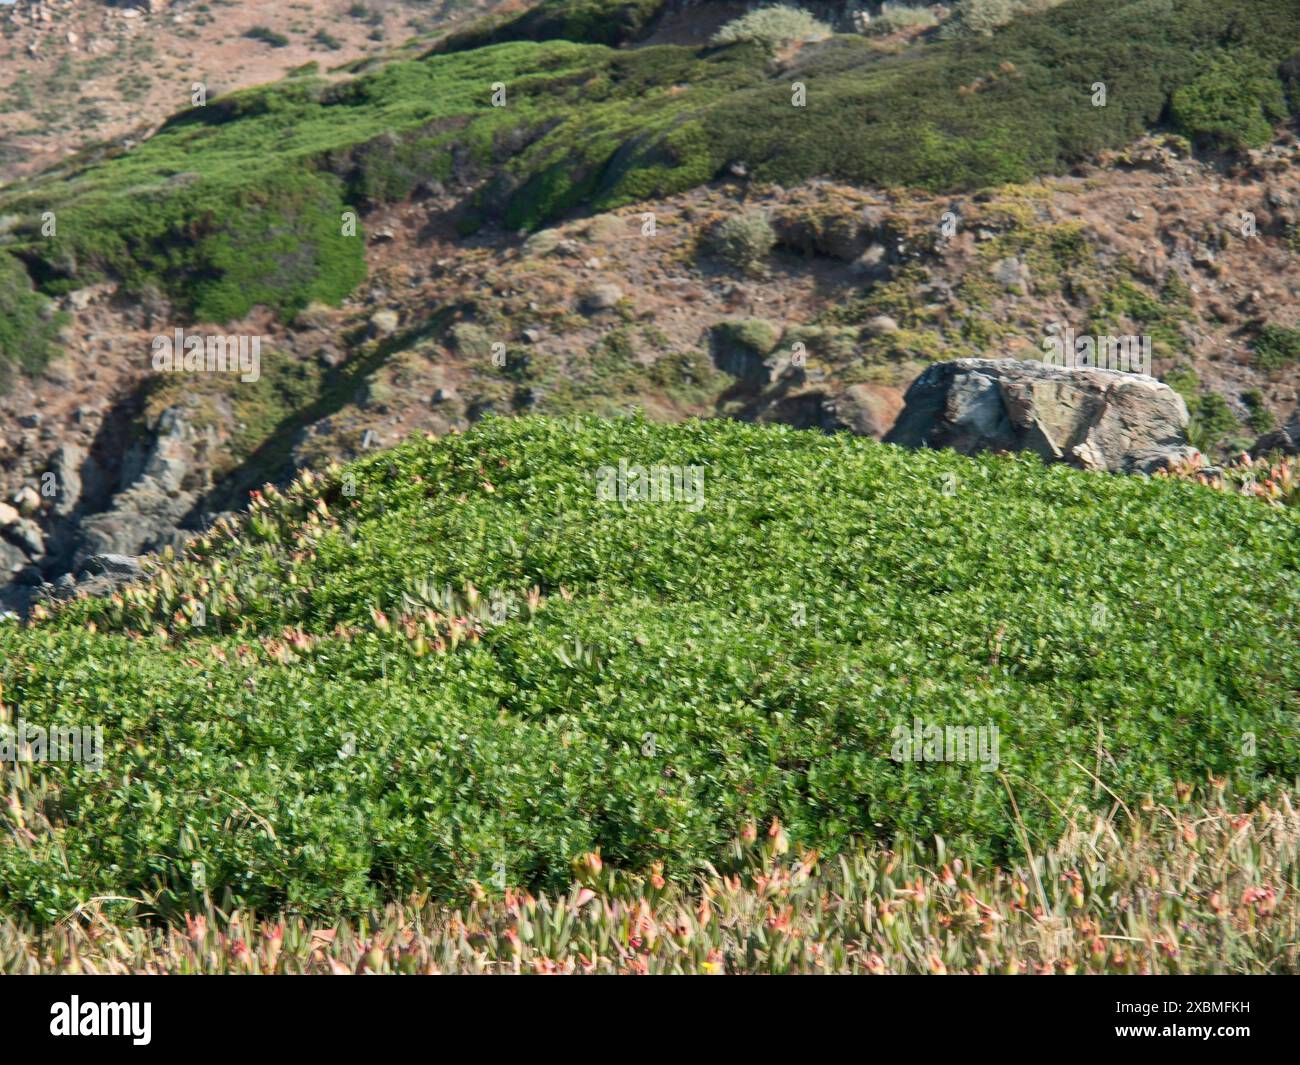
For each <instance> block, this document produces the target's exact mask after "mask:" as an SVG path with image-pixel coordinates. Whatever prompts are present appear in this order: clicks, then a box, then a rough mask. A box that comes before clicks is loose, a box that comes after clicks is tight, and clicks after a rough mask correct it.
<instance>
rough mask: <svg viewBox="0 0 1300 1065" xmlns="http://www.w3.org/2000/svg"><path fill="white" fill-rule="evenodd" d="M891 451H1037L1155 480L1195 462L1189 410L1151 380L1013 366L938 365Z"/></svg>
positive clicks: (910, 394) (913, 390)
mask: <svg viewBox="0 0 1300 1065" xmlns="http://www.w3.org/2000/svg"><path fill="white" fill-rule="evenodd" d="M904 403H905V406H904V408H903V412H902V413H901V414H900V415H899V417H898V421H897V422H896V423H895V425H894V428H893V429H892V430H890V432H889V433H888V434H887V435H886V436H885V440H886V442H888V443H893V444H901V445H903V446H905V447H932V448H952V449H953V450H955V451H959V452H961V453H962V454H964V455H970V454H974V453H975V452H977V451H1033V452H1035V453H1036V454H1038V455H1040V456H1041V457H1042V458H1043V460H1044V461H1046V462H1065V463H1068V464H1070V465H1072V466H1077V467H1079V468H1080V469H1086V470H1109V471H1111V472H1115V473H1120V472H1122V473H1153V472H1155V471H1156V470H1158V469H1163V468H1166V467H1168V466H1171V465H1173V464H1176V463H1178V462H1181V461H1183V460H1185V459H1188V458H1190V457H1192V455H1193V454H1195V449H1193V448H1191V447H1190V446H1189V445H1188V443H1187V435H1186V433H1187V421H1188V416H1187V405H1186V404H1185V403H1184V402H1183V399H1182V397H1181V396H1179V395H1178V393H1177V392H1175V391H1174V390H1173V389H1172V388H1170V387H1169V386H1168V385H1165V384H1162V383H1161V382H1159V381H1157V380H1155V379H1154V378H1152V377H1147V376H1145V375H1144V374H1134V373H1121V372H1119V371H1116V370H1100V369H1093V368H1086V369H1065V368H1062V367H1059V366H1048V365H1045V364H1043V363H1039V362H1020V361H1017V360H1015V359H957V360H954V361H952V362H943V363H936V364H935V365H934V366H931V367H930V368H929V369H928V370H926V371H925V372H924V373H923V374H921V376H920V377H918V378H917V379H916V380H915V381H914V382H913V383H912V385H911V387H910V388H909V389H908V390H907V394H906V396H905V397H904Z"/></svg>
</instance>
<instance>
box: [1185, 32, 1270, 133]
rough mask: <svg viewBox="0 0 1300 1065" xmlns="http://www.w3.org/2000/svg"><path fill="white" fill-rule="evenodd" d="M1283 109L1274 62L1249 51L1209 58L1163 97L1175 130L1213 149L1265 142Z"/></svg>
mask: <svg viewBox="0 0 1300 1065" xmlns="http://www.w3.org/2000/svg"><path fill="white" fill-rule="evenodd" d="M1289 111H1290V108H1289V107H1288V105H1287V100H1286V95H1285V93H1284V91H1283V86H1282V82H1281V81H1280V80H1279V78H1278V66H1277V63H1276V62H1274V61H1272V60H1269V59H1264V58H1262V57H1260V56H1258V55H1255V54H1252V53H1249V52H1241V53H1236V52H1230V53H1225V54H1223V55H1220V56H1216V57H1213V58H1211V59H1210V60H1209V61H1208V62H1207V63H1206V64H1205V68H1204V70H1203V71H1202V72H1201V73H1200V74H1198V75H1197V77H1196V78H1195V79H1194V80H1193V81H1192V82H1190V83H1189V84H1187V85H1184V86H1181V87H1180V88H1178V89H1176V90H1174V93H1173V95H1172V96H1171V97H1170V101H1169V117H1170V120H1171V121H1172V122H1173V124H1174V126H1175V128H1176V129H1177V130H1178V132H1180V133H1182V134H1183V135H1184V136H1186V137H1187V138H1189V139H1190V140H1191V141H1193V142H1194V143H1195V144H1197V145H1199V146H1201V147H1204V148H1211V149H1215V150H1219V151H1239V150H1242V149H1245V148H1258V147H1259V146H1260V145H1263V144H1267V143H1268V142H1269V141H1270V140H1271V139H1272V137H1273V130H1274V128H1275V127H1276V126H1277V124H1278V123H1279V122H1281V121H1283V120H1284V119H1285V118H1286V117H1287V115H1288V113H1289Z"/></svg>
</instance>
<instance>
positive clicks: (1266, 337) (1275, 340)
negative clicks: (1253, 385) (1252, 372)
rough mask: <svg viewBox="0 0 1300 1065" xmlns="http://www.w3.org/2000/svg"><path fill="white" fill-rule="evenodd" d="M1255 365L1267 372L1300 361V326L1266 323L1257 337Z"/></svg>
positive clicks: (1272, 371) (1284, 367)
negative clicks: (1289, 326) (1290, 326)
mask: <svg viewBox="0 0 1300 1065" xmlns="http://www.w3.org/2000/svg"><path fill="white" fill-rule="evenodd" d="M1253 346H1254V349H1255V365H1256V366H1257V367H1258V368H1259V369H1261V370H1263V371H1264V372H1265V373H1274V372H1276V371H1278V370H1283V369H1286V368H1287V367H1288V366H1291V365H1293V364H1294V363H1295V362H1297V361H1300V328H1295V329H1291V328H1288V327H1287V326H1282V325H1272V324H1270V325H1266V326H1264V327H1263V328H1262V329H1261V330H1260V331H1259V335H1258V336H1256V337H1255V341H1254V345H1253Z"/></svg>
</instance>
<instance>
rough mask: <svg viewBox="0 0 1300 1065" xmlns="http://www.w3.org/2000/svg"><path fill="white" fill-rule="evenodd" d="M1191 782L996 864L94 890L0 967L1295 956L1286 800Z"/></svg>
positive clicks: (909, 962) (764, 838)
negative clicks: (1263, 801)
mask: <svg viewBox="0 0 1300 1065" xmlns="http://www.w3.org/2000/svg"><path fill="white" fill-rule="evenodd" d="M1221 795H1222V791H1221V790H1218V789H1216V788H1215V787H1214V786H1213V782H1212V787H1211V790H1210V791H1209V793H1208V795H1207V796H1206V797H1205V798H1203V799H1202V800H1201V801H1200V802H1198V803H1196V804H1190V803H1189V804H1188V805H1187V806H1186V807H1185V808H1182V809H1179V810H1171V809H1168V808H1165V807H1148V808H1145V809H1142V808H1135V809H1132V810H1130V809H1129V808H1127V807H1125V806H1124V805H1123V804H1122V803H1120V802H1118V800H1117V802H1116V805H1115V810H1114V813H1113V815H1112V817H1110V818H1106V819H1102V818H1098V819H1097V821H1096V822H1095V823H1093V824H1092V825H1090V826H1083V825H1079V826H1076V827H1075V829H1074V830H1073V831H1071V832H1070V833H1069V834H1068V836H1067V837H1066V838H1065V839H1064V840H1062V841H1061V843H1060V844H1059V845H1058V846H1057V848H1055V850H1053V851H1052V852H1050V853H1049V854H1047V855H1045V856H1039V857H1037V858H1036V860H1034V861H1033V862H1032V863H1026V864H1025V865H1024V866H1022V867H1018V868H1014V869H1010V870H992V871H986V870H978V869H968V868H967V867H965V866H964V865H963V863H962V862H961V861H960V860H958V859H956V858H955V857H952V856H950V855H946V854H945V853H944V848H943V845H942V843H938V844H937V845H936V847H935V848H933V849H931V850H929V852H928V853H927V854H925V855H922V854H920V853H917V852H914V851H913V850H911V849H910V848H903V849H900V850H897V851H889V850H882V849H870V850H863V851H859V852H856V853H853V854H850V855H845V856H842V857H837V858H831V859H827V858H821V857H819V856H818V855H816V854H815V853H811V852H810V853H804V854H798V852H797V851H796V850H793V849H791V846H790V843H789V841H788V840H787V839H786V836H785V832H784V830H783V829H782V828H781V826H780V825H779V824H774V825H772V826H771V827H770V828H769V829H768V831H767V832H765V833H763V832H759V831H758V830H757V829H755V828H752V827H751V828H750V829H749V830H748V831H747V832H746V833H745V834H744V835H743V836H742V838H741V839H739V840H737V842H736V844H735V848H734V858H735V868H734V871H732V872H729V873H726V874H724V873H719V872H716V871H713V872H710V874H709V875H708V876H706V877H704V878H702V879H701V880H700V882H699V883H698V884H697V885H696V886H695V887H694V888H693V889H691V890H689V891H679V890H677V889H675V888H673V887H672V886H671V885H668V884H665V883H664V881H663V880H662V878H660V877H659V876H657V875H656V873H655V872H654V871H652V872H651V874H650V875H649V876H648V877H634V876H631V875H627V874H623V873H619V872H616V871H613V870H610V869H608V868H605V867H603V865H602V863H601V861H600V858H599V855H589V856H587V859H586V860H585V861H584V862H581V863H578V864H576V865H575V870H574V872H575V882H574V885H573V888H572V889H571V891H570V892H569V893H568V894H565V895H560V896H557V897H553V898H547V897H542V898H534V897H532V896H530V895H528V894H526V893H523V892H518V891H507V892H506V893H505V895H504V898H502V897H499V896H498V897H495V898H488V897H487V893H486V892H484V891H482V890H478V889H476V892H475V895H476V898H475V900H473V901H471V902H470V903H469V904H468V905H466V906H464V907H461V908H458V909H452V908H449V907H446V906H441V905H437V904H434V903H430V902H428V901H426V900H421V899H414V900H411V901H410V902H409V903H407V904H405V905H393V906H390V907H388V908H387V909H386V910H384V911H383V912H381V913H374V914H371V915H368V916H365V917H360V918H358V919H356V920H355V921H351V922H344V923H340V924H337V925H334V926H332V927H320V926H315V925H312V924H310V923H308V922H304V921H301V920H298V919H294V918H286V917H281V918H280V919H278V920H276V921H262V922H258V921H256V920H254V919H251V918H249V917H248V916H247V915H243V914H232V915H229V916H228V917H227V916H223V915H221V914H219V913H217V912H216V911H209V912H208V913H207V914H204V915H196V916H191V917H189V918H188V919H187V922H186V927H185V928H175V927H174V928H165V929H160V928H151V927H149V926H147V925H145V924H139V923H131V922H129V921H126V920H123V919H109V918H107V917H106V916H105V915H104V913H103V912H102V911H103V908H104V907H105V906H106V905H107V906H111V905H113V902H112V900H97V901H92V902H91V903H90V904H88V905H87V906H86V907H85V908H84V910H83V911H82V912H81V913H79V914H78V915H75V916H74V917H73V918H71V919H69V920H68V921H66V922H65V923H64V924H62V925H61V926H59V927H57V928H56V929H54V930H52V931H48V932H45V933H36V932H33V931H31V930H28V929H23V928H19V927H16V926H14V925H13V924H5V925H0V972H5V973H22V972H32V973H34V972H84V973H90V972H95V973H105V972H111V973H140V972H147V973H226V972H251V973H273V972H274V973H324V974H330V973H334V974H347V973H364V972H380V973H388V972H400V973H450V972H457V973H518V972H536V973H593V972H598V973H713V974H721V973H809V972H853V973H861V972H865V973H937V974H943V973H989V972H1007V973H1042V974H1050V973H1060V974H1070V973H1128V974H1133V973H1210V972H1213V973H1294V972H1296V971H1297V970H1298V969H1300V964H1298V961H1300V958H1298V932H1297V924H1298V918H1300V905H1298V904H1297V897H1298V896H1297V893H1296V888H1297V879H1296V878H1297V855H1298V854H1300V814H1297V812H1296V810H1295V809H1294V808H1293V806H1292V804H1291V802H1290V800H1289V798H1287V797H1285V796H1283V797H1281V798H1280V799H1279V801H1278V803H1277V806H1276V808H1270V807H1265V806H1261V807H1259V808H1258V809H1256V810H1254V811H1251V812H1244V813H1232V812H1229V811H1227V810H1225V809H1223V808H1222V807H1221V806H1220V805H1219V798H1220V796H1221Z"/></svg>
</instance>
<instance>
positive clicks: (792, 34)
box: [713, 4, 831, 48]
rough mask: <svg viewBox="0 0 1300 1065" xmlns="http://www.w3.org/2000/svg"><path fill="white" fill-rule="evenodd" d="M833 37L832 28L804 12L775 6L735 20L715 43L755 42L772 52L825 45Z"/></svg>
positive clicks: (761, 8)
mask: <svg viewBox="0 0 1300 1065" xmlns="http://www.w3.org/2000/svg"><path fill="white" fill-rule="evenodd" d="M830 35H831V28H830V27H829V26H828V25H826V23H824V22H821V21H819V20H817V19H816V18H814V17H813V16H812V15H811V14H809V13H808V12H807V11H805V10H803V8H799V7H790V6H789V5H788V4H774V5H772V6H771V7H760V8H758V9H756V10H754V11H749V12H746V13H745V14H743V15H741V16H740V18H736V19H732V20H731V21H730V22H728V23H727V24H726V25H725V26H723V27H722V28H721V29H719V30H718V32H717V33H715V34H714V35H713V43H714V44H736V43H737V42H739V41H752V42H753V43H755V44H761V45H764V46H765V47H768V48H777V47H780V46H781V45H785V44H790V43H791V42H794V41H821V40H825V39H826V38H827V37H829V36H830Z"/></svg>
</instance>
